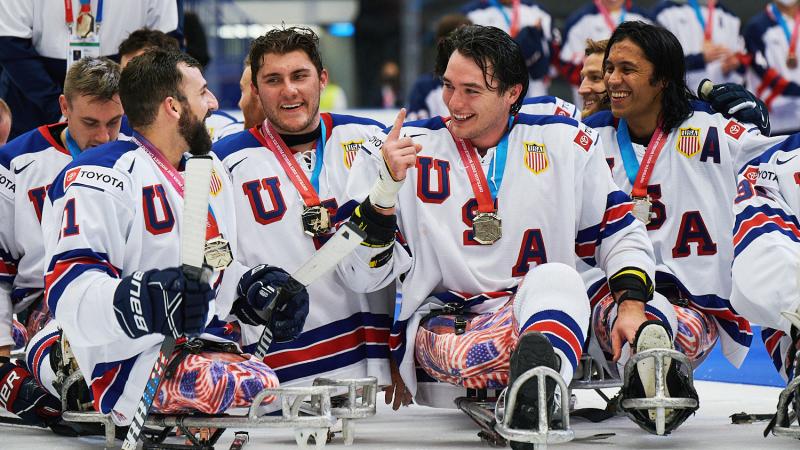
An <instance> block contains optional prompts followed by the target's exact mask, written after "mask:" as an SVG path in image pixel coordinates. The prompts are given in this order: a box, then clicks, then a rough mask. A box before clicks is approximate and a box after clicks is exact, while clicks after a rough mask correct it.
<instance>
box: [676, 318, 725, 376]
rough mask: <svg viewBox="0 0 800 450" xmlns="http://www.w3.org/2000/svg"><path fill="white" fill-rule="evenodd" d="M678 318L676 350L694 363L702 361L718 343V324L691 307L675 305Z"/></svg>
mask: <svg viewBox="0 0 800 450" xmlns="http://www.w3.org/2000/svg"><path fill="white" fill-rule="evenodd" d="M673 308H674V309H675V314H676V315H677V316H678V333H677V334H676V335H675V350H678V351H679V352H681V353H683V354H684V355H686V356H688V357H689V359H690V360H691V361H692V362H694V361H702V360H703V359H705V357H706V356H707V355H708V354H709V353H710V352H711V350H712V349H713V348H714V344H716V343H717V338H718V337H719V336H718V334H717V324H716V322H714V320H713V319H712V318H711V317H709V316H706V315H705V314H703V313H701V312H700V311H697V310H696V309H694V308H691V307H681V306H677V305H673Z"/></svg>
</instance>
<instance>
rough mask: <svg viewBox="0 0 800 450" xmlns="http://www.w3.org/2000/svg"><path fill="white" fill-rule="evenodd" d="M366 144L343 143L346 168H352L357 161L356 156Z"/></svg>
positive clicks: (357, 142)
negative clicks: (354, 161)
mask: <svg viewBox="0 0 800 450" xmlns="http://www.w3.org/2000/svg"><path fill="white" fill-rule="evenodd" d="M363 144H364V141H363V140H361V141H350V142H342V150H343V151H344V153H343V155H342V156H343V157H344V166H345V167H347V168H348V169H349V168H350V166H352V165H353V160H354V159H356V155H357V154H358V151H359V150H361V146H362V145H363Z"/></svg>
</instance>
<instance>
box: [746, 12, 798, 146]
mask: <svg viewBox="0 0 800 450" xmlns="http://www.w3.org/2000/svg"><path fill="white" fill-rule="evenodd" d="M799 28H800V2H798V1H797V0H779V1H775V2H770V3H768V4H767V6H766V8H765V9H764V11H762V12H761V13H759V14H757V15H755V16H753V17H752V18H751V19H750V21H748V22H747V25H746V26H745V29H744V40H745V46H746V48H747V53H748V55H749V56H750V57H751V59H752V64H751V65H750V70H748V71H747V84H748V86H750V87H751V89H754V91H755V94H756V95H757V96H758V97H759V98H761V99H762V100H764V103H766V104H767V107H769V112H770V115H771V117H772V134H793V133H796V132H797V131H800V125H798V123H799V122H798V120H800V112H798V111H800V67H798V52H800V49H799V48H798V40H799V39H800V36H798V29H799Z"/></svg>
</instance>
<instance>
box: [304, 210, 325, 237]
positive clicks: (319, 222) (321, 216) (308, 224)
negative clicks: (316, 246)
mask: <svg viewBox="0 0 800 450" xmlns="http://www.w3.org/2000/svg"><path fill="white" fill-rule="evenodd" d="M301 218H302V220H303V231H304V232H305V233H306V234H307V235H309V236H322V235H323V234H327V233H329V232H330V231H331V215H330V213H329V212H328V208H326V207H324V206H322V205H316V206H306V207H304V208H303V214H302V216H301Z"/></svg>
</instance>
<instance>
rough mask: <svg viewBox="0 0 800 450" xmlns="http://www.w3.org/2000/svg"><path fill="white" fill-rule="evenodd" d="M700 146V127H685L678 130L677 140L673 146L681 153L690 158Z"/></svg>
mask: <svg viewBox="0 0 800 450" xmlns="http://www.w3.org/2000/svg"><path fill="white" fill-rule="evenodd" d="M702 147H703V146H702V144H701V143H700V128H692V127H686V128H681V129H679V130H678V140H677V142H676V143H675V148H676V149H677V150H678V152H679V153H680V154H681V155H683V156H685V157H687V158H692V157H694V155H696V154H697V153H698V152H699V151H700V149H701V148H702Z"/></svg>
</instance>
